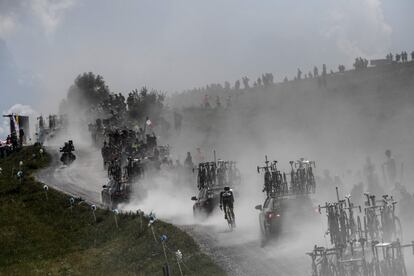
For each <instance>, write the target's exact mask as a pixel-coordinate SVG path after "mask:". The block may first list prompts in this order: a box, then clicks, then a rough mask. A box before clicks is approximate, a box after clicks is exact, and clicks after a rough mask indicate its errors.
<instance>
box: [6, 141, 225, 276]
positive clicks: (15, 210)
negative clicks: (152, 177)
mask: <svg viewBox="0 0 414 276" xmlns="http://www.w3.org/2000/svg"><path fill="white" fill-rule="evenodd" d="M39 150H40V147H38V146H31V147H26V148H24V149H22V150H21V151H20V152H17V153H14V154H13V155H11V156H9V157H7V158H6V159H0V167H1V168H2V173H1V175H0V275H163V272H162V267H163V265H164V264H165V257H164V253H163V249H162V245H161V242H160V236H161V235H163V234H165V235H167V237H168V240H167V241H166V246H167V258H168V262H169V264H170V269H171V271H172V275H180V272H179V268H178V265H177V260H176V257H175V252H176V251H177V250H180V251H181V252H182V254H183V263H181V267H182V270H183V274H184V275H225V273H224V272H223V270H222V269H220V268H219V267H218V266H217V265H216V264H214V263H213V262H212V261H211V259H210V258H209V257H208V256H206V255H205V254H203V253H201V252H200V249H199V246H198V245H197V244H196V243H195V242H194V240H193V239H192V238H191V237H189V236H188V235H187V234H186V233H184V232H183V231H181V230H180V229H178V228H176V227H174V226H173V225H171V224H168V223H164V222H162V221H158V220H156V221H155V222H154V224H153V229H154V232H155V236H156V239H157V241H155V240H154V236H153V234H152V231H151V228H150V227H148V223H149V220H148V217H147V216H145V215H142V214H140V213H128V214H124V213H121V214H119V215H117V217H116V218H117V222H118V226H119V228H117V227H116V224H115V215H114V213H113V212H112V211H110V210H104V209H99V208H98V209H97V210H96V211H95V215H96V223H95V220H94V217H93V213H92V209H91V207H90V206H89V205H88V204H86V203H85V202H83V201H80V200H76V201H75V204H74V205H73V207H72V208H71V204H70V200H69V199H70V196H68V195H65V194H63V193H60V192H58V191H55V190H53V189H51V188H49V189H48V191H47V194H46V191H45V190H44V189H43V184H42V183H39V182H36V181H35V179H34V177H33V176H32V173H33V172H34V171H35V170H37V169H39V168H43V167H45V166H47V165H48V164H49V161H50V160H49V156H48V155H47V154H45V153H44V154H43V156H41V155H40V152H39ZM19 161H23V166H22V167H21V169H22V171H23V172H24V178H23V179H22V181H21V183H20V179H19V178H18V177H17V172H18V171H19V170H20V167H19ZM141 222H142V224H141ZM141 225H142V226H141Z"/></svg>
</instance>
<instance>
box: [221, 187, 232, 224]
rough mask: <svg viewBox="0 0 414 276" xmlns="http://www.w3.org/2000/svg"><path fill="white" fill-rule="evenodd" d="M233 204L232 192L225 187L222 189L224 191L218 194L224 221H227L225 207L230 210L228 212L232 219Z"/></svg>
mask: <svg viewBox="0 0 414 276" xmlns="http://www.w3.org/2000/svg"><path fill="white" fill-rule="evenodd" d="M233 203H234V197H233V191H232V190H231V189H230V187H228V186H226V187H224V191H222V192H220V209H221V210H224V219H227V213H226V207H228V208H230V212H231V213H232V214H233V217H234V213H233ZM223 207H224V209H223Z"/></svg>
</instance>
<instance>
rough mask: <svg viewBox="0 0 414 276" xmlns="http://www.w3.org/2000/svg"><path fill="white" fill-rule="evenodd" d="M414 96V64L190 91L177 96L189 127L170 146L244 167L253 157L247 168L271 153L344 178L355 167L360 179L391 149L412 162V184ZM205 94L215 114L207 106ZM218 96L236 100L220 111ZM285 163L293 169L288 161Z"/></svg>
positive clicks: (175, 103)
mask: <svg viewBox="0 0 414 276" xmlns="http://www.w3.org/2000/svg"><path fill="white" fill-rule="evenodd" d="M413 91H414V62H408V63H404V64H402V63H399V64H397V63H395V64H391V65H387V66H382V67H369V68H366V69H363V70H358V71H356V70H350V71H346V72H343V73H339V72H337V73H334V74H328V75H327V76H326V82H325V83H321V81H320V80H318V79H317V78H311V79H302V80H295V81H288V82H284V83H275V84H272V85H269V86H267V87H264V86H260V87H254V88H250V89H241V90H237V91H236V90H229V91H225V90H220V91H219V90H208V91H206V90H200V91H192V92H191V93H182V94H178V95H174V96H171V97H170V98H169V104H170V105H171V106H172V107H177V108H181V109H180V110H181V113H182V114H183V122H182V125H183V129H182V131H181V133H180V134H179V135H177V138H176V140H175V141H172V142H169V143H170V144H171V145H173V148H174V149H176V148H178V149H180V150H181V151H184V150H186V149H193V148H197V147H201V148H202V150H204V151H205V152H209V151H211V148H214V149H216V151H217V152H219V153H221V156H226V158H232V159H237V160H240V161H243V160H244V159H246V158H245V157H246V156H249V160H246V162H245V163H246V169H249V168H250V169H251V165H250V164H251V163H253V164H256V163H258V162H261V160H262V158H263V156H264V155H265V154H268V155H269V156H273V157H272V158H276V159H277V160H291V159H293V158H299V157H300V156H305V157H307V158H311V159H316V160H318V163H319V168H329V169H332V171H334V172H333V173H335V174H337V175H341V174H343V173H344V172H345V171H347V170H348V169H350V170H352V171H353V173H354V174H355V173H356V172H357V171H358V170H360V169H361V168H362V166H363V163H364V162H365V158H366V157H367V156H371V157H372V159H373V161H374V163H377V164H380V163H381V162H383V160H384V158H385V156H384V151H385V150H386V149H391V150H392V151H393V154H395V155H396V156H395V157H396V158H397V159H399V160H404V161H405V166H406V167H405V171H404V173H405V174H406V175H405V179H409V177H412V176H414V174H412V173H411V172H413V171H414V165H413V164H414V159H413V158H412V156H414V146H413V143H412V139H413V137H414V135H413V131H412V129H413V124H412V122H413V121H414V108H413V106H414V94H413ZM205 94H208V95H209V96H210V104H211V105H212V108H210V109H208V108H203V107H200V104H201V103H202V100H203V97H204V95H205ZM216 96H220V98H221V102H222V104H223V103H224V101H225V99H227V97H228V96H231V105H230V107H229V108H223V107H221V108H217V107H216V105H215V99H216ZM200 141H201V142H200ZM239 153H240V154H239ZM256 157H257V158H256ZM253 158H255V159H253ZM281 165H282V166H285V167H286V168H287V169H288V168H289V165H288V163H287V161H284V163H282V164H281ZM379 166H380V165H378V166H377V168H379ZM250 169H249V170H250ZM351 184H354V183H351Z"/></svg>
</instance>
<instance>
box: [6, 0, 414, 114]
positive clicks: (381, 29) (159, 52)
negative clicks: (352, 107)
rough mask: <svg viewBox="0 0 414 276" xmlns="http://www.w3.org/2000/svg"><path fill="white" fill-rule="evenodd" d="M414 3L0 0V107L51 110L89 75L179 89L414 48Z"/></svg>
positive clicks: (117, 83) (120, 84)
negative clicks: (81, 76)
mask: <svg viewBox="0 0 414 276" xmlns="http://www.w3.org/2000/svg"><path fill="white" fill-rule="evenodd" d="M413 11H414V1H412V0H297V1H293V0H260V1H257V0H238V1H236V0H208V1H197V0H175V1H173V0H171V1H166V0H157V1H155V0H147V1H141V0H135V1H132V0H122V1H115V0H87V1H81V0H61V1H59V0H0V81H1V83H2V84H1V87H0V93H1V96H2V99H1V101H0V110H2V111H6V110H8V109H9V108H10V107H11V106H12V105H14V104H17V103H19V104H26V105H30V106H33V107H34V108H35V109H36V110H38V111H39V110H42V111H43V112H44V113H46V111H50V110H56V109H57V105H58V101H59V100H60V99H62V98H63V97H64V96H65V93H66V91H67V89H68V87H69V86H70V84H71V83H72V82H73V80H74V78H75V77H76V76H77V75H78V74H79V73H82V72H85V71H93V72H95V73H99V74H101V75H103V76H104V78H105V80H106V82H107V83H108V85H109V86H110V88H111V90H113V91H115V92H123V93H127V92H129V91H130V90H132V89H133V88H136V87H141V86H143V85H147V86H150V87H153V88H157V89H161V90H163V91H177V90H182V89H186V88H191V87H195V86H202V85H205V84H208V83H211V82H221V83H222V82H224V81H226V80H229V81H230V82H231V83H234V80H236V79H238V78H240V77H241V76H243V75H248V76H250V77H251V78H252V77H257V76H258V75H260V74H261V73H263V72H272V73H273V74H274V75H275V78H276V80H281V79H282V78H283V77H284V76H286V75H287V76H288V77H291V76H293V75H294V74H295V73H296V70H297V68H298V67H300V68H301V69H302V71H303V72H308V71H309V70H310V69H312V67H313V65H319V66H321V65H322V64H323V63H326V64H327V65H328V68H333V69H335V70H336V68H337V66H338V64H345V65H346V66H347V67H350V66H351V64H352V62H353V59H354V58H355V57H356V56H363V57H367V58H371V57H382V56H384V55H385V54H386V53H387V52H389V51H393V52H396V51H401V50H407V51H409V52H411V50H413V49H414V43H413V40H414V36H413V35H412V30H411V28H412V26H414V19H413V16H412V14H413Z"/></svg>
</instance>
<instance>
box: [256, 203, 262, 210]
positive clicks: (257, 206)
mask: <svg viewBox="0 0 414 276" xmlns="http://www.w3.org/2000/svg"><path fill="white" fill-rule="evenodd" d="M254 209H256V210H260V211H261V210H262V209H263V208H262V205H261V204H260V205H256V207H254Z"/></svg>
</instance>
